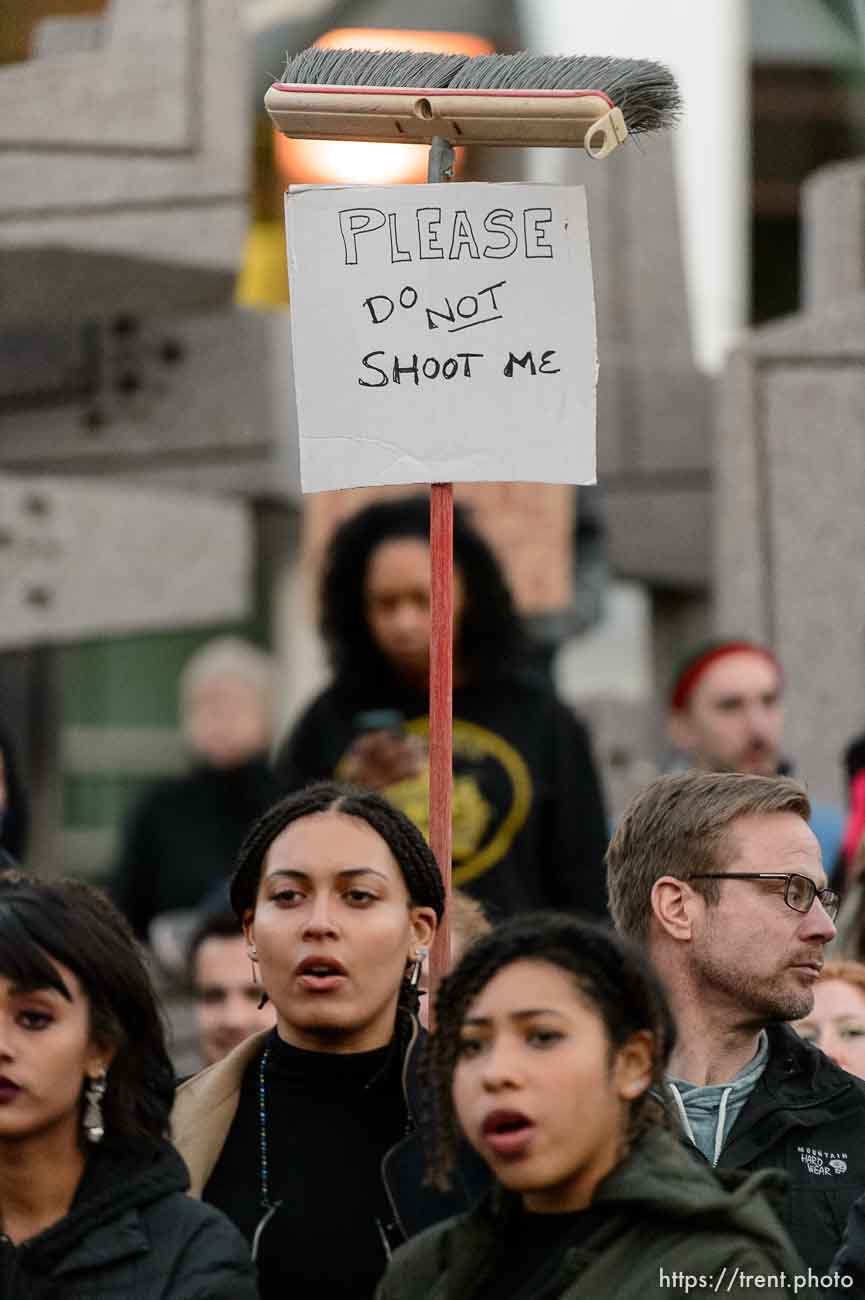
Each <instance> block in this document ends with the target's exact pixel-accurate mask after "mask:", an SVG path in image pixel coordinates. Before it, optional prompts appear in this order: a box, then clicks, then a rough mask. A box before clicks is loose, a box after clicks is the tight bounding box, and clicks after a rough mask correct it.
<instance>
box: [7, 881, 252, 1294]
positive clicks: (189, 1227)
mask: <svg viewBox="0 0 865 1300" xmlns="http://www.w3.org/2000/svg"><path fill="white" fill-rule="evenodd" d="M173 1091H174V1080H173V1071H172V1069H171V1064H170V1062H169V1060H168V1056H167V1053H166V1050H165V1042H164V1038H163V1031H162V1023H161V1020H160V1016H159V1011H158V1008H157V1005H156V1001H155V998H154V996H153V992H152V989H151V986H150V981H149V979H148V976H147V972H146V970H145V968H144V966H143V964H142V962H141V958H140V957H139V955H138V952H137V950H136V948H135V945H134V942H133V940H132V935H131V933H130V931H129V928H128V926H127V925H126V923H125V921H123V919H122V917H120V916H119V915H118V913H117V912H116V911H115V909H114V908H113V907H112V905H111V904H110V903H109V902H108V900H107V899H106V898H104V897H103V896H102V895H101V894H99V893H97V892H96V891H95V890H93V889H90V888H88V887H87V886H86V885H83V884H80V883H78V882H77V881H55V882H53V883H48V882H44V881H39V880H28V879H27V878H26V877H25V876H22V875H20V874H19V873H17V872H8V873H6V874H5V875H3V876H0V1234H2V1235H0V1296H2V1297H3V1300H132V1297H134V1300H255V1298H256V1297H257V1295H258V1292H257V1290H256V1287H255V1281H254V1276H255V1275H254V1270H253V1269H252V1266H251V1264H250V1261H249V1252H248V1250H247V1249H246V1245H245V1243H244V1241H243V1239H242V1238H241V1236H240V1234H239V1233H238V1232H237V1231H236V1229H235V1228H234V1227H233V1226H232V1225H231V1224H230V1223H229V1222H228V1221H227V1220H226V1219H225V1218H223V1216H222V1215H221V1214H217V1212H216V1211H215V1210H213V1209H211V1208H210V1207H209V1206H203V1205H198V1204H196V1202H195V1201H192V1200H190V1199H189V1197H188V1196H186V1195H185V1193H186V1189H187V1187H188V1186H189V1177H188V1174H187V1172H186V1169H185V1168H184V1166H183V1162H182V1161H181V1160H180V1159H179V1157H178V1156H177V1153H176V1152H175V1151H174V1150H173V1149H172V1147H171V1146H170V1145H169V1143H168V1142H167V1141H166V1139H165V1136H164V1134H165V1130H166V1128H167V1125H168V1115H169V1110H170V1106H171V1098H172V1094H173Z"/></svg>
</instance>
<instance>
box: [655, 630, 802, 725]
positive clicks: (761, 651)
mask: <svg viewBox="0 0 865 1300" xmlns="http://www.w3.org/2000/svg"><path fill="white" fill-rule="evenodd" d="M743 653H744V654H752V655H762V656H763V658H764V659H768V661H769V663H770V664H772V666H773V667H774V668H775V671H776V672H777V674H778V678H779V680H780V679H781V677H782V673H781V665H780V664H779V663H778V660H777V659H776V658H775V656H774V655H773V654H772V651H771V650H767V649H766V647H765V646H763V645H757V644H756V642H754V641H725V642H724V644H723V645H719V646H714V647H713V648H712V649H711V650H707V651H706V653H705V654H702V655H699V656H698V657H697V658H696V659H695V660H694V661H693V662H692V663H690V664H688V666H687V668H686V669H685V670H684V672H682V673H681V674H680V675H679V677H678V678H677V679H676V683H675V685H674V687H673V694H672V698H671V701H670V703H671V704H672V706H673V708H674V709H683V708H684V707H685V705H686V704H687V702H688V697H689V696H690V695H691V693H692V691H693V690H694V687H695V686H696V685H697V682H698V681H699V680H700V678H701V677H702V676H703V673H705V672H706V670H707V669H708V668H711V666H712V664H714V663H717V662H718V660H719V659H723V658H724V657H725V655H736V654H743Z"/></svg>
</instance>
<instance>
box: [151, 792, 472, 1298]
mask: <svg viewBox="0 0 865 1300" xmlns="http://www.w3.org/2000/svg"><path fill="white" fill-rule="evenodd" d="M231 897H232V904H233V906H234V909H235V911H236V913H237V915H238V917H239V918H240V919H241V920H242V922H243V926H244V930H245V933H246V938H247V943H248V945H249V954H250V958H251V959H252V961H253V962H254V964H255V968H256V969H257V970H258V972H259V973H260V977H261V982H262V986H263V988H264V989H265V990H266V992H267V994H268V996H269V998H270V1000H271V1002H272V1003H273V1005H274V1008H275V1010H276V1028H275V1029H274V1030H271V1031H269V1032H266V1033H263V1034H257V1035H255V1036H254V1037H252V1038H251V1039H249V1040H247V1042H245V1043H242V1044H241V1045H240V1046H239V1047H237V1048H235V1050H234V1051H233V1052H232V1053H230V1054H229V1056H227V1057H226V1058H225V1060H224V1061H221V1062H219V1063H218V1064H217V1065H213V1066H211V1067H210V1069H208V1070H205V1071H204V1072H203V1073H202V1074H200V1075H198V1076H197V1077H196V1078H194V1079H191V1080H190V1081H189V1082H187V1083H185V1084H184V1085H183V1086H182V1087H181V1088H180V1089H179V1092H178V1097H177V1103H176V1105H175V1111H174V1135H175V1142H176V1145H177V1147H178V1149H179V1151H180V1153H181V1154H182V1155H183V1156H184V1158H185V1159H186V1161H187V1163H188V1165H189V1167H190V1171H191V1173H192V1181H193V1191H194V1192H195V1193H196V1194H198V1195H203V1197H204V1199H205V1200H207V1201H210V1202H211V1203H212V1204H213V1205H216V1206H218V1207H219V1208H220V1209H222V1210H223V1211H224V1212H225V1213H226V1214H227V1215H228V1216H229V1218H230V1219H232V1220H233V1222H234V1223H236V1224H237V1225H238V1227H239V1228H240V1229H241V1231H242V1232H243V1234H244V1235H245V1237H246V1238H247V1240H248V1241H249V1243H250V1246H251V1248H252V1251H253V1255H254V1257H255V1259H256V1261H257V1264H258V1269H259V1286H260V1289H261V1295H262V1300H271V1297H272V1298H273V1300H291V1298H292V1297H295V1296H296V1297H301V1296H302V1297H306V1296H314V1295H317V1296H321V1297H326V1300H370V1297H371V1296H372V1295H373V1292H374V1290H375V1287H376V1284H377V1282H378V1280H379V1278H380V1277H381V1275H382V1273H383V1272H384V1269H385V1266H386V1264H387V1260H388V1258H389V1256H390V1253H391V1251H392V1249H394V1248H395V1247H396V1246H397V1245H399V1244H400V1243H402V1242H404V1241H405V1240H406V1238H407V1237H410V1236H412V1235H413V1234H414V1233H416V1232H419V1231H420V1230H421V1229H422V1228H425V1227H428V1226H429V1225H430V1224H431V1223H436V1222H438V1221H439V1220H440V1219H443V1218H445V1217H447V1216H448V1215H449V1214H453V1213H454V1211H455V1210H458V1209H462V1208H464V1207H465V1206H467V1205H468V1204H471V1200H472V1195H471V1193H470V1190H469V1188H468V1187H466V1188H465V1189H457V1190H455V1191H454V1193H452V1194H451V1196H450V1197H449V1198H446V1197H444V1196H442V1195H441V1194H440V1193H437V1192H436V1191H435V1190H434V1189H433V1188H431V1187H428V1186H425V1185H424V1161H423V1146H422V1143H421V1140H420V1134H419V1132H418V1131H417V1130H418V1125H419V1123H420V1115H421V1107H420V1104H419V1095H418V1080H417V1061H418V1053H419V1049H420V1047H421V1045H422V1042H423V1039H424V1037H425V1035H424V1034H423V1031H422V1030H421V1029H420V1027H419V1025H418V1023H417V1019H416V1015H415V1012H416V1007H417V982H418V980H419V979H420V974H421V969H422V965H423V961H424V958H425V956H426V953H427V950H428V949H429V948H430V946H431V943H432V938H433V935H434V934H435V930H436V925H437V923H438V921H439V919H440V918H441V916H442V913H443V911H444V889H443V886H442V880H441V875H440V874H439V870H438V867H437V865H436V861H435V858H434V857H433V855H432V853H431V852H430V850H429V847H428V845H427V843H426V841H425V840H424V838H423V836H422V835H421V833H420V831H418V829H417V828H416V827H415V826H414V825H413V823H412V822H410V821H409V819H408V818H407V817H406V816H405V815H404V814H403V813H401V812H399V811H397V810H396V809H395V808H393V807H392V806H391V805H390V804H388V803H386V802H385V801H384V800H383V799H382V798H381V797H380V796H378V795H375V794H370V793H368V792H363V791H356V790H352V789H351V788H350V787H346V786H341V785H337V784H334V783H332V782H327V783H323V784H321V785H318V786H311V787H310V788H309V789H307V790H304V791H300V792H299V793H298V794H296V795H291V796H289V798H287V799H285V800H283V801H282V803H279V804H277V805H276V806H275V807H274V808H273V809H271V811H270V812H269V813H267V814H266V815H265V816H264V817H263V818H262V819H261V821H260V822H258V824H257V825H256V826H255V827H254V828H253V830H252V831H251V832H250V835H249V837H248V839H247V841H246V844H245V845H244V847H243V849H242V850H241V855H240V864H239V867H238V870H237V874H236V875H235V878H234V882H233V884H232V893H231ZM466 1172H467V1173H468V1172H469V1171H468V1170H467V1171H466ZM477 1172H479V1173H480V1174H481V1176H482V1181H481V1184H480V1185H481V1186H482V1185H483V1181H485V1177H486V1173H485V1170H484V1169H483V1166H482V1165H481V1166H480V1169H479V1170H478V1171H476V1173H477Z"/></svg>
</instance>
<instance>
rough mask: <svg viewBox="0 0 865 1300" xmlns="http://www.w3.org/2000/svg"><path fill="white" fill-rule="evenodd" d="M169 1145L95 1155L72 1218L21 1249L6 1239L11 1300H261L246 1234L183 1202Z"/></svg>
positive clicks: (3, 1253) (2, 1280)
mask: <svg viewBox="0 0 865 1300" xmlns="http://www.w3.org/2000/svg"><path fill="white" fill-rule="evenodd" d="M188 1186H189V1176H188V1174H187V1172H186V1168H185V1166H184V1164H183V1161H182V1160H181V1159H180V1157H179V1156H178V1155H177V1153H176V1152H175V1151H174V1150H173V1149H172V1148H171V1147H170V1146H169V1145H168V1144H167V1143H165V1144H163V1145H162V1146H161V1147H160V1149H159V1150H158V1151H157V1152H156V1153H155V1155H154V1156H153V1157H150V1156H146V1155H145V1156H140V1155H138V1156H133V1155H129V1154H117V1153H112V1152H109V1151H107V1150H102V1149H98V1148H97V1149H95V1150H93V1151H91V1152H89V1153H88V1161H87V1168H86V1170H85V1173H84V1177H83V1178H82V1180H81V1183H80V1185H79V1187H78V1191H77V1193H76V1195H75V1200H74V1201H73V1204H72V1207H71V1209H70V1211H69V1213H68V1214H67V1215H66V1217H65V1218H63V1219H61V1220H60V1221H59V1223H55V1224H54V1225H53V1226H52V1227H50V1228H47V1229H46V1230H45V1231H44V1232H41V1233H40V1234H39V1235H38V1236H36V1237H32V1238H31V1239H30V1240H29V1241H25V1242H22V1243H21V1245H19V1246H14V1245H13V1244H12V1243H11V1242H10V1241H9V1240H8V1238H5V1237H4V1238H0V1296H2V1297H3V1300H257V1297H258V1289H257V1287H256V1284H255V1281H254V1277H255V1273H254V1270H253V1267H252V1264H251V1263H250V1261H249V1251H248V1248H247V1245H246V1242H245V1241H244V1240H243V1238H242V1237H241V1235H240V1233H239V1232H238V1231H237V1229H236V1228H235V1227H234V1226H233V1224H231V1223H229V1222H228V1220H227V1219H226V1218H225V1216H224V1215H222V1214H220V1213H219V1212H218V1211H217V1210H214V1209H213V1208H212V1207H211V1206H209V1205H202V1204H201V1202H199V1201H193V1200H191V1199H190V1198H189V1197H188V1196H186V1195H185V1192H186V1189H187V1187H188Z"/></svg>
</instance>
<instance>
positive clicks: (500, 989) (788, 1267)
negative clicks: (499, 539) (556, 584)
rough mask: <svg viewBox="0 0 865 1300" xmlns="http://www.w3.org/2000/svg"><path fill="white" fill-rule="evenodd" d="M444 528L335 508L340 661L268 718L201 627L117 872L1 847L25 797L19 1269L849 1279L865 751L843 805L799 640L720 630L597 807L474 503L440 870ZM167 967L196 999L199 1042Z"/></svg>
mask: <svg viewBox="0 0 865 1300" xmlns="http://www.w3.org/2000/svg"><path fill="white" fill-rule="evenodd" d="M427 536H428V507H427V504H426V502H425V501H422V500H420V499H418V498H409V499H404V500H401V501H388V502H385V503H379V504H376V505H373V506H370V507H367V508H366V509H365V510H363V511H361V512H359V513H358V514H357V515H355V516H354V517H353V518H351V519H349V520H348V521H347V522H346V523H345V524H343V525H342V526H341V527H340V528H339V529H338V530H337V532H336V534H335V536H334V538H333V541H332V543H331V546H330V549H329V552H328V555H327V558H326V562H325V565H324V571H323V581H322V593H323V595H322V602H321V627H322V632H323V636H324V642H325V645H326V647H327V649H328V652H329V654H330V659H331V664H332V668H333V674H334V675H333V681H332V683H331V684H330V685H329V686H328V687H327V688H326V689H325V690H324V691H323V692H322V693H321V694H320V695H319V696H318V697H317V698H316V699H315V700H314V701H313V702H312V703H311V704H310V706H309V707H308V709H307V710H306V712H305V713H304V714H303V715H302V716H301V718H300V720H299V721H298V722H297V723H296V724H295V726H294V727H293V728H292V730H291V732H290V734H289V735H288V736H287V737H285V738H283V739H282V740H281V741H280V742H278V743H277V738H276V736H275V729H274V724H273V717H274V712H273V700H274V674H273V669H272V665H271V663H270V661H269V660H268V658H267V656H265V655H264V654H263V653H262V652H260V651H257V650H254V649H253V648H252V647H247V646H244V645H243V644H241V643H239V642H236V641H234V640H222V641H219V642H217V643H215V644H214V645H211V646H209V647H206V648H205V650H203V651H202V652H200V653H199V654H198V655H197V656H196V657H195V658H194V659H193V660H192V661H191V663H190V665H189V666H188V668H187V670H186V672H185V674H184V677H183V680H182V682H181V690H180V704H181V716H182V719H183V727H184V733H185V735H186V737H187V740H188V743H189V748H190V753H191V755H192V758H193V763H192V766H191V768H190V770H189V772H188V773H187V774H186V775H184V776H182V777H180V778H178V779H176V780H173V781H171V782H168V783H165V784H162V785H160V786H159V787H157V788H156V789H155V790H153V791H152V792H150V793H149V794H148V795H147V796H146V798H145V799H144V801H143V802H142V803H141V804H140V805H138V807H137V808H136V809H134V810H133V814H132V817H131V820H130V823H129V827H128V833H127V836H126V839H125V842H124V846H123V850H122V853H121V856H120V858H119V860H118V863H117V865H116V868H115V870H114V872H113V874H112V877H111V879H110V881H109V882H108V888H107V890H99V889H96V888H94V887H91V886H88V885H85V884H83V883H80V882H76V881H68V880H47V879H40V878H39V876H38V874H37V872H36V871H35V868H37V867H38V864H32V865H33V867H34V873H33V874H26V873H25V872H24V871H23V870H21V869H20V868H18V867H17V866H16V865H15V859H16V858H19V857H21V856H22V854H23V849H24V840H23V837H24V835H25V833H26V804H25V802H24V800H23V796H22V795H21V793H20V790H19V791H18V792H17V793H16V796H15V801H17V806H18V810H19V813H20V818H19V821H18V823H17V826H18V835H19V838H18V839H17V840H16V841H15V843H14V844H12V843H10V845H9V847H8V850H7V856H6V858H5V859H4V862H3V863H2V864H0V1058H2V1060H0V1296H2V1297H4V1300H5V1298H8V1300H24V1298H25V1297H26V1298H27V1300H31V1298H32V1300H120V1298H121V1297H123V1300H127V1298H128V1297H135V1300H157V1297H158V1300H247V1298H249V1300H253V1298H254V1297H260V1300H286V1298H287V1297H291V1296H306V1295H317V1296H319V1295H320V1296H322V1297H325V1298H326V1300H493V1297H495V1300H606V1297H610V1298H613V1297H615V1298H616V1300H619V1298H620V1297H621V1298H622V1300H632V1298H633V1300H638V1297H639V1298H642V1297H652V1296H654V1297H658V1300H660V1298H661V1297H675V1296H692V1297H694V1296H696V1297H701V1298H702V1300H705V1297H708V1296H710V1295H717V1294H725V1295H732V1296H735V1297H739V1298H740V1300H741V1298H742V1297H744V1296H745V1295H746V1294H747V1295H748V1296H750V1295H751V1293H752V1292H753V1291H755V1290H771V1291H772V1292H773V1293H775V1294H778V1295H781V1296H810V1297H815V1298H819V1297H823V1298H824V1300H839V1298H840V1297H843V1296H862V1297H865V962H863V958H865V919H863V918H865V894H863V890H862V886H861V884H860V882H859V876H860V873H861V870H862V866H863V862H865V858H863V854H865V848H863V837H862V835H861V834H860V835H859V837H858V839H857V837H856V834H855V829H856V826H858V825H859V821H861V820H862V806H863V805H862V801H861V798H860V794H861V791H860V789H859V786H860V784H861V782H859V781H858V772H859V770H860V769H858V768H856V769H855V770H854V766H853V765H852V759H851V766H850V771H851V812H850V824H849V825H848V827H847V829H846V831H844V830H843V828H842V827H840V826H839V825H838V824H837V820H838V819H837V818H836V819H835V821H834V822H833V821H832V819H831V818H829V817H828V816H827V815H826V810H821V809H819V808H815V807H813V806H812V804H811V802H810V801H809V798H808V795H807V792H806V790H805V788H804V787H803V786H802V785H801V784H800V783H799V782H798V781H797V780H796V779H795V778H794V776H793V775H792V774H791V773H792V764H791V762H790V759H789V757H788V756H787V755H785V754H784V752H783V685H784V683H783V673H782V669H781V665H780V664H779V663H778V661H777V658H776V656H775V655H774V654H773V653H772V651H771V649H770V648H769V647H766V646H762V645H759V644H756V643H754V642H749V641H742V640H728V641H724V642H714V643H711V644H708V645H704V646H701V647H698V648H697V649H696V650H695V651H693V652H692V653H690V654H689V655H688V656H687V657H686V658H685V659H683V661H682V664H681V665H680V667H679V668H678V669H677V672H676V674H675V678H674V681H673V683H672V686H671V690H670V696H669V711H668V730H669V735H670V739H671V742H672V743H673V744H674V746H675V748H676V751H677V753H678V754H679V756H680V761H678V762H677V763H676V764H674V765H673V768H674V770H671V771H669V772H667V773H665V774H662V775H659V776H658V777H656V778H655V779H654V780H653V781H651V782H650V783H648V784H647V785H646V786H645V787H644V788H643V789H642V790H640V791H639V792H638V793H637V794H636V795H635V796H634V798H633V799H632V800H631V801H630V803H629V805H628V806H627V807H626V808H625V809H624V811H623V813H622V815H621V816H620V817H619V818H618V821H617V824H616V825H615V826H611V825H610V824H609V822H608V818H607V813H606V809H605V807H604V802H603V797H602V794H601V785H600V781H599V780H598V776H597V773H596V770H595V765H594V761H593V758H592V754H591V747H590V743H589V738H588V733H587V731H586V729H585V727H584V726H583V724H582V723H581V722H580V721H579V720H578V719H576V718H575V717H574V715H573V712H572V711H571V710H570V709H569V708H568V707H566V705H565V704H564V703H563V702H562V701H561V700H560V699H559V698H558V697H557V695H556V693H555V690H554V688H553V687H552V685H551V683H550V682H549V681H548V680H546V679H544V678H543V677H541V676H540V675H539V674H538V672H537V670H536V669H534V668H532V667H530V666H529V664H530V657H529V656H528V655H526V654H525V653H524V651H525V644H524V642H523V639H522V635H521V630H520V620H519V618H518V616H517V614H516V611H515V609H514V605H513V601H512V598H511V595H510V592H509V590H508V586H507V583H506V581H505V579H504V577H503V574H502V570H501V567H500V566H499V564H498V562H497V561H496V559H495V557H494V555H493V553H492V551H491V549H490V548H489V546H488V545H487V543H486V542H484V541H483V539H482V538H481V537H480V535H479V534H478V532H477V530H476V529H475V528H474V527H473V525H472V523H471V521H470V519H469V517H468V516H467V515H466V514H465V513H464V512H463V511H461V510H460V511H458V512H457V518H456V523H455V534H454V550H455V579H456V581H455V585H456V619H455V635H454V674H455V692H454V883H455V886H456V888H455V889H454V890H453V892H452V893H451V896H450V897H447V895H446V891H445V887H444V884H443V881H442V876H441V872H440V870H439V866H438V864H437V862H436V860H435V858H434V856H433V854H432V852H431V851H430V848H429V846H428V844H427V840H426V837H425V831H426V830H427V823H426V810H427V799H428V755H427V726H428V722H427V699H426V692H425V682H426V679H427V675H428V668H429V639H430V599H429V597H430V591H429V588H430V553H429V545H428V542H427V540H426V538H427ZM271 751H273V752H274V753H275V759H274V761H273V762H271V759H270V754H271ZM854 751H855V746H854V749H853V750H851V754H852V753H854ZM0 752H2V756H3V762H2V764H0V775H3V776H4V778H5V779H4V780H3V781H0V803H2V805H3V807H4V808H9V807H10V806H11V804H12V803H13V802H14V801H13V800H12V799H10V792H11V790H12V787H13V781H14V780H15V778H14V772H15V767H14V760H13V758H12V756H11V749H10V747H9V746H8V745H7V744H6V743H5V742H3V743H2V745H0ZM857 819H858V820H857ZM15 824H16V823H14V822H13V821H12V820H11V819H10V818H9V817H8V816H7V817H5V818H4V822H3V825H4V828H10V827H12V826H14V825H15ZM851 827H852V829H851ZM860 829H861V828H860ZM4 843H5V841H4ZM446 911H447V915H448V921H449V927H450V933H451V953H450V959H451V969H450V972H449V973H448V974H447V975H446V976H445V977H444V978H443V979H442V981H441V982H440V984H439V985H438V987H437V988H436V989H430V987H429V953H430V950H431V948H432V945H433V942H434V939H435V936H436V932H437V929H438V927H439V925H440V923H441V921H442V918H443V917H444V915H445V913H446ZM154 962H156V963H157V965H159V966H160V967H161V968H162V971H163V974H165V972H169V973H170V974H171V975H172V976H173V978H175V979H176V980H178V981H183V982H184V983H185V984H187V985H188V987H189V988H190V989H191V990H192V992H193V995H194V998H195V1007H196V1026H197V1034H198V1047H199V1055H200V1061H201V1066H202V1067H203V1068H201V1069H200V1070H198V1071H197V1072H193V1073H192V1074H190V1075H188V1077H182V1078H178V1077H177V1071H176V1068H175V1066H174V1065H173V1063H172V1060H171V1056H170V1053H169V1045H168V1044H167V1042H166V1035H165V1027H164V1023H163V1018H162V1016H161V1013H160V1009H159V1004H158V999H157V996H156V994H155V992H154V987H153V981H152V975H151V968H152V965H153V963H154ZM430 1003H432V1005H430Z"/></svg>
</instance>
